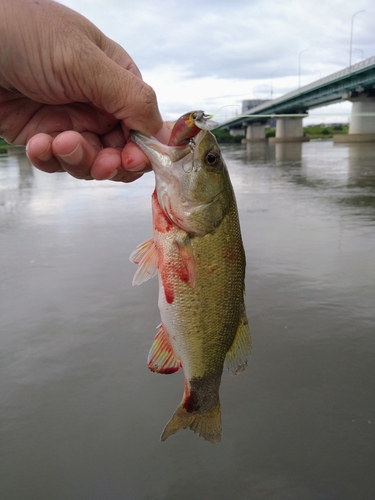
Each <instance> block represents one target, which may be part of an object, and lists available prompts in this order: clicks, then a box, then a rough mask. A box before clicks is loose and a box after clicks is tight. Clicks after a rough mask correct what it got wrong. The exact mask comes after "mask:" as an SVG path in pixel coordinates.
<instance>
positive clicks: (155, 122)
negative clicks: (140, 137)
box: [77, 47, 163, 135]
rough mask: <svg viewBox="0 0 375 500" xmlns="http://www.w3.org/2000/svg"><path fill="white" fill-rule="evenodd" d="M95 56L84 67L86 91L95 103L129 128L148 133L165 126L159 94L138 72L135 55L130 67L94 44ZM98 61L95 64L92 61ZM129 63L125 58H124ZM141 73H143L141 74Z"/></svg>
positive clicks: (84, 89)
mask: <svg viewBox="0 0 375 500" xmlns="http://www.w3.org/2000/svg"><path fill="white" fill-rule="evenodd" d="M93 50H94V51H95V52H96V53H95V56H94V57H92V58H91V61H90V58H86V61H85V63H84V66H86V68H84V69H83V71H82V67H81V68H80V75H79V76H77V77H79V78H80V79H82V78H83V79H84V81H83V84H82V85H83V88H82V92H83V93H84V95H85V96H86V98H87V99H88V100H89V101H90V102H92V103H93V104H94V105H95V106H97V107H99V108H101V109H104V110H105V111H107V112H108V113H110V114H111V115H113V116H115V118H117V119H118V120H121V121H122V122H123V124H124V125H125V127H126V128H128V129H133V130H138V131H139V132H142V133H143V134H145V135H155V134H157V132H159V131H160V130H161V129H162V126H163V120H162V117H161V114H160V111H159V108H158V104H157V99H156V94H155V92H154V90H153V89H152V88H151V87H150V86H149V85H147V83H145V82H144V81H143V80H142V79H141V78H140V77H139V76H136V75H135V74H134V72H135V71H134V67H136V66H135V64H134V62H133V60H132V59H131V57H130V56H129V55H128V54H126V55H127V57H128V58H129V61H128V63H127V64H126V68H129V69H126V68H124V67H123V66H122V65H121V66H120V65H119V64H117V63H116V62H115V61H113V60H112V59H111V58H109V57H108V56H107V55H106V54H105V53H104V52H102V51H101V50H100V49H99V48H98V47H93ZM93 61H94V64H92V62H93ZM122 64H124V65H125V61H122ZM138 74H139V73H138Z"/></svg>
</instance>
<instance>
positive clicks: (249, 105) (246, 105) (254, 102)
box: [242, 99, 269, 115]
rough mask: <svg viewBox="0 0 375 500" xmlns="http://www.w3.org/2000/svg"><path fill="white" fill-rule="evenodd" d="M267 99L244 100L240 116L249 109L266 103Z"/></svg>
mask: <svg viewBox="0 0 375 500" xmlns="http://www.w3.org/2000/svg"><path fill="white" fill-rule="evenodd" d="M268 100H269V99H246V100H245V101H242V114H243V115H245V114H246V113H247V112H248V111H249V110H250V109H253V108H255V107H256V106H259V104H263V103H265V102H267V101H268Z"/></svg>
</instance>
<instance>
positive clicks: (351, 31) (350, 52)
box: [349, 9, 366, 68]
mask: <svg viewBox="0 0 375 500" xmlns="http://www.w3.org/2000/svg"><path fill="white" fill-rule="evenodd" d="M361 12H366V10H364V9H363V10H357V12H354V14H353V15H352V26H351V30H350V51H349V68H350V66H351V65H352V46H353V24H354V17H355V16H356V15H357V14H360V13H361Z"/></svg>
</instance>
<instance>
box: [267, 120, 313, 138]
mask: <svg viewBox="0 0 375 500" xmlns="http://www.w3.org/2000/svg"><path fill="white" fill-rule="evenodd" d="M268 141H269V143H270V144H275V143H277V142H305V141H309V138H308V137H305V136H304V135H303V125H302V118H300V117H291V118H285V117H283V118H277V120H276V137H270V138H269V139H268Z"/></svg>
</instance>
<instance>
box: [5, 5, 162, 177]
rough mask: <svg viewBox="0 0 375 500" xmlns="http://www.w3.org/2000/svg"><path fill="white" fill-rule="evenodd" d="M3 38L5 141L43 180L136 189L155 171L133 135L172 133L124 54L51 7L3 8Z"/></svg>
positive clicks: (76, 17) (75, 18)
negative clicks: (19, 149) (62, 178)
mask: <svg viewBox="0 0 375 500" xmlns="http://www.w3.org/2000/svg"><path fill="white" fill-rule="evenodd" d="M0 32H1V40H2V50H1V52H0V135H1V136H2V137H4V138H5V139H6V140H7V141H8V142H10V143H13V144H27V154H28V157H29V159H30V161H31V162H32V163H33V164H34V165H35V166H36V167H38V168H39V169H41V170H44V171H45V172H57V171H62V170H64V171H66V172H68V173H70V174H71V175H73V176H74V177H77V178H81V179H98V180H102V179H108V178H111V179H113V180H117V181H123V182H130V181H132V180H134V179H136V178H138V177H140V175H142V173H143V172H144V171H147V170H148V169H149V163H148V159H147V158H146V156H145V155H144V154H143V153H142V152H141V151H140V149H138V147H137V146H136V145H135V144H133V143H132V142H128V139H129V130H130V129H134V130H139V131H140V132H142V133H144V134H146V135H154V136H157V137H158V139H159V140H161V141H166V139H167V136H168V132H167V129H166V127H164V125H163V122H162V118H161V116H160V112H159V110H158V106H157V101H156V96H155V93H154V91H153V90H152V89H151V87H149V86H148V85H147V84H146V83H145V82H143V81H142V78H141V74H140V72H139V70H138V68H137V66H136V65H135V63H134V62H133V60H132V59H131V57H130V56H129V54H127V52H125V50H123V49H122V48H121V47H120V46H119V45H118V44H116V43H115V42H113V41H112V40H110V39H109V38H107V37H106V36H105V35H103V33H101V32H100V31H99V30H98V29H97V28H96V27H95V26H94V25H93V24H92V23H91V22H90V21H88V20H87V19H86V18H84V17H82V16H81V15H80V14H78V13H76V12H74V11H72V10H70V9H68V8H67V7H64V6H62V5H60V4H58V3H54V2H53V1H50V0H39V1H38V2H33V1H31V0H1V1H0Z"/></svg>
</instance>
